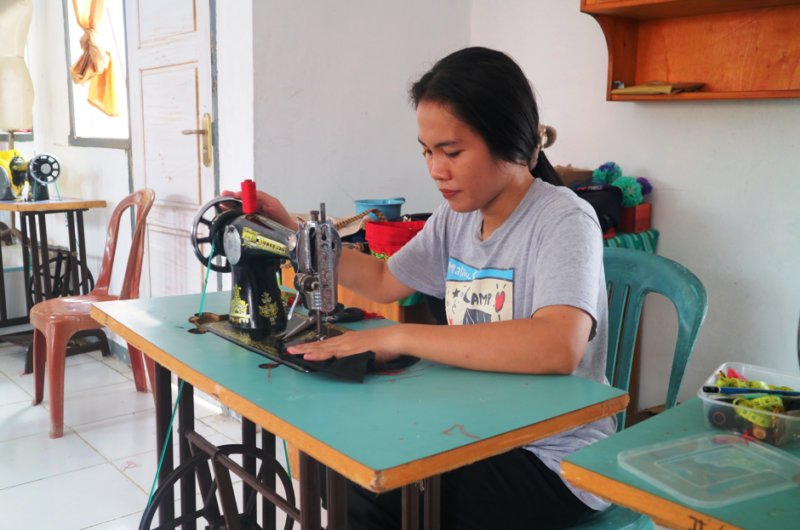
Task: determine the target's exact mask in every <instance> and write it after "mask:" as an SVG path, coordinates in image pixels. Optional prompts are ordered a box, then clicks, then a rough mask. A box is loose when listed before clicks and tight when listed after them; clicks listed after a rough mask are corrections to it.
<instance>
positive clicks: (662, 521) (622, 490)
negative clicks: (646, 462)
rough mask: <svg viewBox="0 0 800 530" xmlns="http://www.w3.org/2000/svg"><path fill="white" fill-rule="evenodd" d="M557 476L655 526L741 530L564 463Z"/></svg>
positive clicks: (679, 529)
mask: <svg viewBox="0 0 800 530" xmlns="http://www.w3.org/2000/svg"><path fill="white" fill-rule="evenodd" d="M561 475H562V476H563V477H564V478H565V479H567V480H568V481H569V482H570V483H571V484H572V485H574V486H575V487H577V488H580V489H582V490H584V491H587V492H589V493H593V494H594V495H597V496H598V497H601V498H603V499H605V500H607V501H609V502H613V503H614V504H618V505H620V506H624V507H625V508H629V509H631V510H633V511H635V512H639V513H643V514H645V515H647V516H649V517H651V518H652V519H653V520H654V521H655V522H656V523H657V524H659V525H661V526H665V527H667V528H674V529H675V530H686V529H687V528H689V529H692V528H709V529H714V530H716V529H724V530H744V529H742V528H740V527H738V526H734V525H732V524H731V523H729V522H727V521H722V520H720V519H717V518H715V517H711V516H710V515H706V514H704V513H700V512H697V511H695V510H693V509H691V508H688V507H686V506H684V505H682V504H678V503H677V502H673V501H670V500H667V499H665V498H663V497H659V496H658V495H654V494H652V493H648V492H646V491H643V490H640V489H639V488H636V487H635V486H630V485H628V484H625V483H624V482H620V481H618V480H614V479H612V478H609V477H606V476H604V475H601V474H599V473H596V472H594V471H590V470H588V469H586V468H583V467H581V466H578V465H575V464H573V463H572V462H569V461H567V460H564V461H562V462H561ZM698 521H700V522H702V524H700V523H698Z"/></svg>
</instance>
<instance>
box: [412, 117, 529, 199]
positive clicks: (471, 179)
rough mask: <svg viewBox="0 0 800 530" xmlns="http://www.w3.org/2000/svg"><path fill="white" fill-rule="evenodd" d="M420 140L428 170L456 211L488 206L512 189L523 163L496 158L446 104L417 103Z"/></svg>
mask: <svg viewBox="0 0 800 530" xmlns="http://www.w3.org/2000/svg"><path fill="white" fill-rule="evenodd" d="M417 125H418V129H419V136H418V139H419V143H420V144H422V149H423V154H424V155H425V161H426V162H427V163H428V171H429V172H430V174H431V177H433V180H434V181H435V182H436V186H437V188H439V191H440V192H441V193H442V196H443V197H444V198H445V199H446V200H447V202H448V203H450V208H452V209H453V211H456V212H462V213H465V212H472V211H475V210H479V209H484V208H486V207H487V206H488V205H490V204H491V203H492V202H493V201H494V200H495V199H497V197H498V196H499V195H500V194H501V193H502V192H503V191H504V190H505V189H506V188H508V186H509V184H510V182H511V180H512V179H513V176H514V175H515V174H516V173H518V171H519V168H520V166H518V165H516V164H511V163H510V162H505V161H502V160H495V159H494V158H493V157H492V155H491V153H490V152H489V148H488V147H487V146H486V143H485V142H484V141H483V139H482V138H481V137H480V136H479V135H478V134H477V133H475V132H474V131H473V130H472V129H470V128H469V126H468V125H467V124H465V123H464V122H462V121H461V120H459V119H458V118H456V117H455V116H453V114H452V113H450V111H449V109H448V108H447V106H445V105H441V104H439V103H431V102H425V101H423V102H421V103H420V104H419V105H417Z"/></svg>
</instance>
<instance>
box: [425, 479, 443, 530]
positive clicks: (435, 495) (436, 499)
mask: <svg viewBox="0 0 800 530" xmlns="http://www.w3.org/2000/svg"><path fill="white" fill-rule="evenodd" d="M424 495H425V514H424V516H423V517H424V521H425V530H439V525H440V523H439V521H440V513H441V512H440V507H441V500H442V477H441V475H435V476H433V477H430V478H426V479H425V491H424Z"/></svg>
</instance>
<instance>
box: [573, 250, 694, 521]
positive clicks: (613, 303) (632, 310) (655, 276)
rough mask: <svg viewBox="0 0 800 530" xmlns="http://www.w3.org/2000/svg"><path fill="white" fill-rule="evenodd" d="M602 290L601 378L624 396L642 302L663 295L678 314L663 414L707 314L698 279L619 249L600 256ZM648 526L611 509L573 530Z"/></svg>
mask: <svg viewBox="0 0 800 530" xmlns="http://www.w3.org/2000/svg"><path fill="white" fill-rule="evenodd" d="M603 265H604V268H605V272H606V287H607V289H608V356H607V358H606V377H608V380H609V381H610V382H611V383H612V384H613V385H614V387H615V388H619V389H620V390H624V391H626V392H627V391H628V385H629V384H630V380H631V366H632V364H633V350H634V347H635V346H636V335H637V333H638V331H639V318H640V316H641V313H642V303H643V302H644V297H645V295H646V294H648V293H658V294H661V295H663V296H666V297H667V298H669V299H670V301H671V302H672V303H673V304H674V305H675V309H677V311H678V341H677V344H676V345H675V356H674V357H673V358H672V372H671V373H670V376H669V387H668V390H667V401H666V405H665V408H667V409H669V408H672V407H674V406H675V404H676V403H677V402H678V393H679V392H680V390H681V385H682V384H683V376H684V374H685V373H686V366H687V365H688V363H689V357H690V356H691V355H692V350H693V349H694V345H695V343H696V342H697V334H698V333H699V332H700V328H701V327H702V325H703V321H704V320H705V318H706V311H707V310H708V295H707V294H706V288H705V287H703V284H702V283H701V282H700V280H699V279H698V278H697V276H695V275H694V274H692V272H691V271H690V270H688V269H687V268H686V267H684V266H682V265H680V264H678V263H675V262H674V261H672V260H669V259H667V258H662V257H661V256H656V255H654V254H649V253H647V252H642V251H639V250H626V249H620V248H606V249H605V251H604V254H603ZM624 428H625V412H624V411H623V412H620V413H619V414H618V415H617V431H621V430H622V429H624ZM653 528H654V526H653V521H652V520H651V519H650V518H649V517H647V516H646V515H642V514H639V513H637V512H634V511H632V510H629V509H627V508H623V507H622V506H617V505H612V506H611V507H609V508H608V509H606V510H604V511H602V512H598V513H597V514H595V515H593V516H591V517H590V518H589V519H587V520H586V521H584V522H583V523H581V524H580V525H578V526H576V527H574V528H573V530H600V529H605V530H612V529H613V530H652V529H653Z"/></svg>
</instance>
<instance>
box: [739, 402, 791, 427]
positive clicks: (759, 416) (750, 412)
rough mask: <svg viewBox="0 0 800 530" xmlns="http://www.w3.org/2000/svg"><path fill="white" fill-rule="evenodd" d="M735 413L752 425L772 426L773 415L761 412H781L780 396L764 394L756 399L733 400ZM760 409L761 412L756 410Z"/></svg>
mask: <svg viewBox="0 0 800 530" xmlns="http://www.w3.org/2000/svg"><path fill="white" fill-rule="evenodd" d="M733 404H734V405H736V406H737V407H738V408H737V409H736V414H738V415H739V416H741V417H743V418H744V419H746V420H747V421H749V422H751V423H752V424H753V425H758V426H760V427H764V428H765V429H769V428H771V427H774V426H775V425H774V422H775V417H774V416H772V415H769V414H764V413H763V412H769V413H776V412H777V413H783V410H784V409H783V399H781V397H780V396H764V397H761V398H756V399H744V398H739V399H736V400H734V402H733ZM758 411H762V412H758Z"/></svg>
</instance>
